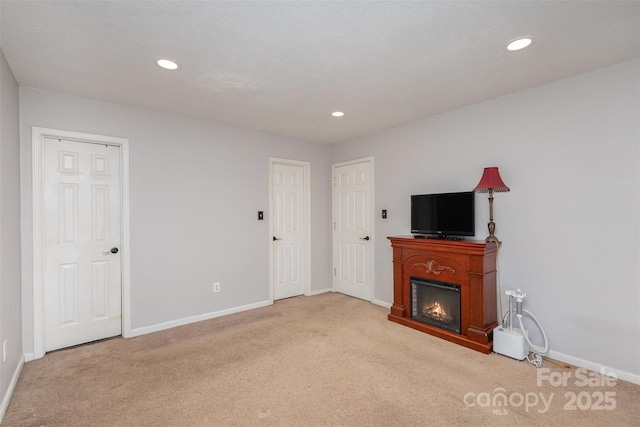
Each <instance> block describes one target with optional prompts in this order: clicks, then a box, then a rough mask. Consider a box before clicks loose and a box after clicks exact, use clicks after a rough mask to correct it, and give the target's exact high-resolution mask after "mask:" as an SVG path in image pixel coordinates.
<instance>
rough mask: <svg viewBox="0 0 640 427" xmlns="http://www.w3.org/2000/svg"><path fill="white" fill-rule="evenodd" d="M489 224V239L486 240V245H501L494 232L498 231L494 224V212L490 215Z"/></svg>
mask: <svg viewBox="0 0 640 427" xmlns="http://www.w3.org/2000/svg"><path fill="white" fill-rule="evenodd" d="M490 215H491V216H490V219H489V223H488V224H487V228H488V229H489V237H487V238H486V239H484V241H485V242H486V243H500V240H498V238H497V237H496V236H495V234H493V233H494V231H496V224H495V223H494V222H493V212H491V214H490Z"/></svg>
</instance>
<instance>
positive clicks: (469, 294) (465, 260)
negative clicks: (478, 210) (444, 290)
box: [388, 236, 498, 353]
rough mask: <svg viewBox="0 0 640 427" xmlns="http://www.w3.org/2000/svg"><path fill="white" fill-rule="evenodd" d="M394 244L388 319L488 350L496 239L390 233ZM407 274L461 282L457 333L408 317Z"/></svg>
mask: <svg viewBox="0 0 640 427" xmlns="http://www.w3.org/2000/svg"><path fill="white" fill-rule="evenodd" d="M388 239H389V240H391V246H392V248H393V306H392V307H391V313H390V314H389V316H388V318H389V320H391V321H393V322H396V323H400V324H402V325H405V326H409V327H411V328H413V329H417V330H419V331H422V332H426V333H428V334H431V335H434V336H437V337H440V338H444V339H446V340H449V341H451V342H454V343H457V344H460V345H463V346H465V347H468V348H471V349H474V350H477V351H481V352H483V353H490V352H491V349H492V346H493V329H494V328H495V327H496V326H498V323H497V309H496V249H497V248H496V244H494V243H485V242H476V241H467V240H444V239H429V238H416V237H414V236H398V237H388ZM411 277H416V278H422V279H427V280H436V281H439V282H447V283H454V284H457V285H459V286H460V324H461V328H460V330H461V333H459V334H458V333H455V332H450V331H447V330H444V329H441V328H438V327H436V326H431V325H428V324H425V323H422V322H419V321H416V320H412V319H411V312H410V307H411V289H410V288H411V284H410V282H411Z"/></svg>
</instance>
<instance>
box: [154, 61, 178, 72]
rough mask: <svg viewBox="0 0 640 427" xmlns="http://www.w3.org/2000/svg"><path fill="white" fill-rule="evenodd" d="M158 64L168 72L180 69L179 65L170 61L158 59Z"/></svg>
mask: <svg viewBox="0 0 640 427" xmlns="http://www.w3.org/2000/svg"><path fill="white" fill-rule="evenodd" d="M157 64H158V65H159V66H161V67H162V68H165V69H167V70H175V69H177V68H178V64H176V63H175V62H173V61H169V60H168V59H158V62H157Z"/></svg>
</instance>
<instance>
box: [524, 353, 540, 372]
mask: <svg viewBox="0 0 640 427" xmlns="http://www.w3.org/2000/svg"><path fill="white" fill-rule="evenodd" d="M529 356H531V358H529ZM527 360H528V361H529V363H531V364H532V365H535V367H536V368H539V367H540V366H542V356H540V355H539V354H538V353H536V352H535V351H532V352H531V353H529V354H528V355H527Z"/></svg>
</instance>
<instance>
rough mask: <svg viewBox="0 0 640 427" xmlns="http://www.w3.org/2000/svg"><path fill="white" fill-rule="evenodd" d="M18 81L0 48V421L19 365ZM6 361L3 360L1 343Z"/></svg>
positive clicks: (20, 350) (20, 326)
mask: <svg viewBox="0 0 640 427" xmlns="http://www.w3.org/2000/svg"><path fill="white" fill-rule="evenodd" d="M18 111H19V102H18V84H17V83H16V80H15V79H14V77H13V73H12V72H11V69H10V68H9V65H8V64H7V60H6V59H5V56H4V52H2V50H0V399H2V403H1V404H0V420H1V419H2V416H3V415H4V411H5V409H6V406H7V405H8V404H9V398H10V397H11V390H12V389H13V386H14V384H15V381H16V380H17V375H18V373H19V372H20V369H21V367H22V360H23V359H22V332H21V328H22V320H21V307H20V304H21V303H20V294H21V277H20V145H19V142H20V138H19V125H18V124H19V122H18ZM5 341H6V343H7V360H6V362H2V359H1V357H2V356H1V355H2V343H3V342H5Z"/></svg>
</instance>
